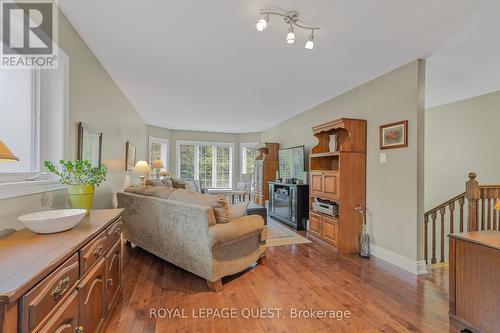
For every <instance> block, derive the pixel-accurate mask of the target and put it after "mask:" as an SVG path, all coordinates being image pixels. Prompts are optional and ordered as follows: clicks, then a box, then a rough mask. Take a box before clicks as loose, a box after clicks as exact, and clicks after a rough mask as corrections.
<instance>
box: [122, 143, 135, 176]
mask: <svg viewBox="0 0 500 333" xmlns="http://www.w3.org/2000/svg"><path fill="white" fill-rule="evenodd" d="M135 163H136V160H135V146H134V145H133V144H131V143H130V142H128V141H127V143H126V144H125V170H126V171H132V170H133V169H134V167H135Z"/></svg>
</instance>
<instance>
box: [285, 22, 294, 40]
mask: <svg viewBox="0 0 500 333" xmlns="http://www.w3.org/2000/svg"><path fill="white" fill-rule="evenodd" d="M286 43H287V44H293V43H295V34H294V33H293V25H292V24H291V23H290V27H289V28H288V34H287V35H286Z"/></svg>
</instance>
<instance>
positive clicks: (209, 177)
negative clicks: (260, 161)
mask: <svg viewBox="0 0 500 333" xmlns="http://www.w3.org/2000/svg"><path fill="white" fill-rule="evenodd" d="M233 146H234V145H233V144H232V143H220V142H217V143H211V142H193V141H177V142H176V148H177V175H179V177H181V178H186V179H196V180H199V181H200V183H201V186H202V187H205V188H217V189H229V188H232V186H233V185H232V183H233V182H232V177H233Z"/></svg>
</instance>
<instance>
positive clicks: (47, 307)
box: [0, 209, 122, 333]
mask: <svg viewBox="0 0 500 333" xmlns="http://www.w3.org/2000/svg"><path fill="white" fill-rule="evenodd" d="M121 213H122V209H104V210H95V211H92V212H91V213H90V215H87V216H86V217H85V218H84V219H83V220H82V222H80V224H79V225H77V226H76V227H75V228H73V229H71V230H68V231H65V232H60V233H56V234H47V235H40V234H36V233H34V232H32V231H29V230H28V229H23V230H20V231H17V232H14V233H13V234H11V235H9V236H6V237H4V238H2V239H0V267H1V270H0V332H1V333H21V332H22V333H28V332H29V333H31V332H33V333H42V332H44V333H45V332H46V333H52V332H61V333H62V332H72V333H74V332H80V333H81V332H85V333H98V332H102V331H103V329H104V327H105V324H106V321H107V320H108V319H109V318H110V315H111V313H112V311H113V309H114V307H115V306H116V304H117V303H118V302H119V301H120V298H121V295H122V242H121V235H122V219H121V216H120V215H121Z"/></svg>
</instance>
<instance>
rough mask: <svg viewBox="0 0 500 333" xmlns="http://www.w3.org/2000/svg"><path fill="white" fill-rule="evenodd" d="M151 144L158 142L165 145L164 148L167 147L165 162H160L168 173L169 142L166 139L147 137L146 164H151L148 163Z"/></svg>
mask: <svg viewBox="0 0 500 333" xmlns="http://www.w3.org/2000/svg"><path fill="white" fill-rule="evenodd" d="M153 142H158V143H161V144H165V145H166V147H167V152H166V155H165V156H166V157H165V158H166V160H165V161H162V162H163V166H164V167H165V170H167V171H168V169H169V162H170V161H169V160H170V156H169V152H170V141H169V139H166V138H160V137H156V136H149V137H148V162H151V161H149V160H150V159H151V143H153Z"/></svg>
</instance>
